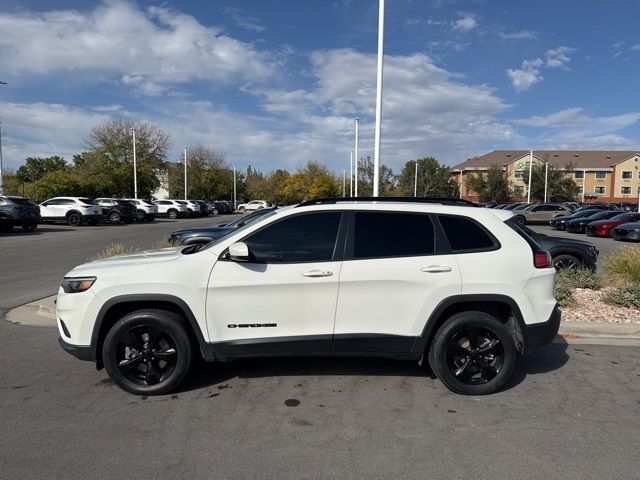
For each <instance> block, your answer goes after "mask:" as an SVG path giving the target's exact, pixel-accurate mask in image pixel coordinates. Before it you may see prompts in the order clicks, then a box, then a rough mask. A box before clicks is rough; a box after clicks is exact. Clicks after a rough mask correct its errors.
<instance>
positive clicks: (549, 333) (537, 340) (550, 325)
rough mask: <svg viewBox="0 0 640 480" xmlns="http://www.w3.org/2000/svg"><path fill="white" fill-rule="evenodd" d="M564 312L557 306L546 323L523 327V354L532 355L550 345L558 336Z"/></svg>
mask: <svg viewBox="0 0 640 480" xmlns="http://www.w3.org/2000/svg"><path fill="white" fill-rule="evenodd" d="M561 317H562V312H561V311H560V309H559V308H558V306H557V305H556V307H555V308H554V309H553V311H552V312H551V316H550V317H549V319H548V320H547V321H546V322H542V323H535V324H533V325H522V326H521V329H522V343H523V346H522V353H531V352H535V351H536V350H540V349H541V348H542V347H544V346H546V345H548V344H550V343H551V342H552V341H553V339H554V338H555V337H556V335H557V334H558V330H559V329H560V320H561Z"/></svg>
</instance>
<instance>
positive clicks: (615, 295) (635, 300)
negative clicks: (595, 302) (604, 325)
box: [603, 283, 640, 310]
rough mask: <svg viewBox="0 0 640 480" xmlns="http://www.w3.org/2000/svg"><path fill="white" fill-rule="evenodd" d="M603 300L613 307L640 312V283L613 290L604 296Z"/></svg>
mask: <svg viewBox="0 0 640 480" xmlns="http://www.w3.org/2000/svg"><path fill="white" fill-rule="evenodd" d="M603 300H604V301H605V302H607V303H610V304H612V305H619V306H621V307H628V308H635V309H638V310H640V283H634V284H629V285H624V286H622V287H616V288H612V289H611V290H609V291H608V292H607V293H606V294H605V295H604V296H603Z"/></svg>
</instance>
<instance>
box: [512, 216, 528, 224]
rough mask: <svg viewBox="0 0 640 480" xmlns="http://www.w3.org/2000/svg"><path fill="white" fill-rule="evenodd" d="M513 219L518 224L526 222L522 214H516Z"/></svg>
mask: <svg viewBox="0 0 640 480" xmlns="http://www.w3.org/2000/svg"><path fill="white" fill-rule="evenodd" d="M513 220H514V222H516V223H517V224H518V225H525V224H526V223H527V219H526V218H524V217H523V216H522V215H516V216H515V217H514V219H513Z"/></svg>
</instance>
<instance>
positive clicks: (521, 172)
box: [513, 170, 524, 178]
mask: <svg viewBox="0 0 640 480" xmlns="http://www.w3.org/2000/svg"><path fill="white" fill-rule="evenodd" d="M513 178H524V170H516V171H515V172H513Z"/></svg>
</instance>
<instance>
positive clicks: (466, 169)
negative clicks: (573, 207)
mask: <svg viewBox="0 0 640 480" xmlns="http://www.w3.org/2000/svg"><path fill="white" fill-rule="evenodd" d="M532 153H533V155H531V154H530V152H529V151H528V150H494V151H492V152H489V153H487V154H485V155H482V156H479V157H473V158H470V159H468V160H466V161H465V162H462V163H460V164H458V165H455V166H454V167H453V168H452V175H453V177H454V179H455V181H456V182H457V183H458V184H459V185H460V184H461V188H462V197H463V198H466V199H469V200H477V199H478V196H477V194H476V193H475V192H473V191H471V190H470V189H469V188H467V186H466V178H467V176H468V175H469V174H470V173H478V172H484V171H487V170H488V169H489V167H491V166H492V165H499V166H500V167H501V168H502V170H503V171H504V175H505V177H506V178H507V180H508V181H509V187H510V188H511V191H512V192H513V196H514V197H516V198H518V197H520V198H526V196H527V185H526V184H525V182H524V175H525V171H527V170H528V169H529V162H530V161H531V158H533V162H534V165H536V164H541V165H544V164H545V163H548V164H549V165H550V166H553V168H555V169H558V170H565V175H566V176H568V177H571V178H573V180H574V181H575V182H576V184H577V185H578V188H579V189H580V195H579V198H577V200H582V199H583V198H584V201H586V202H590V201H591V202H593V201H598V202H612V203H618V202H635V201H637V199H638V196H639V195H640V151H619V150H616V151H613V150H612V151H584V150H581V151H573V150H534V151H533V152H532Z"/></svg>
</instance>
